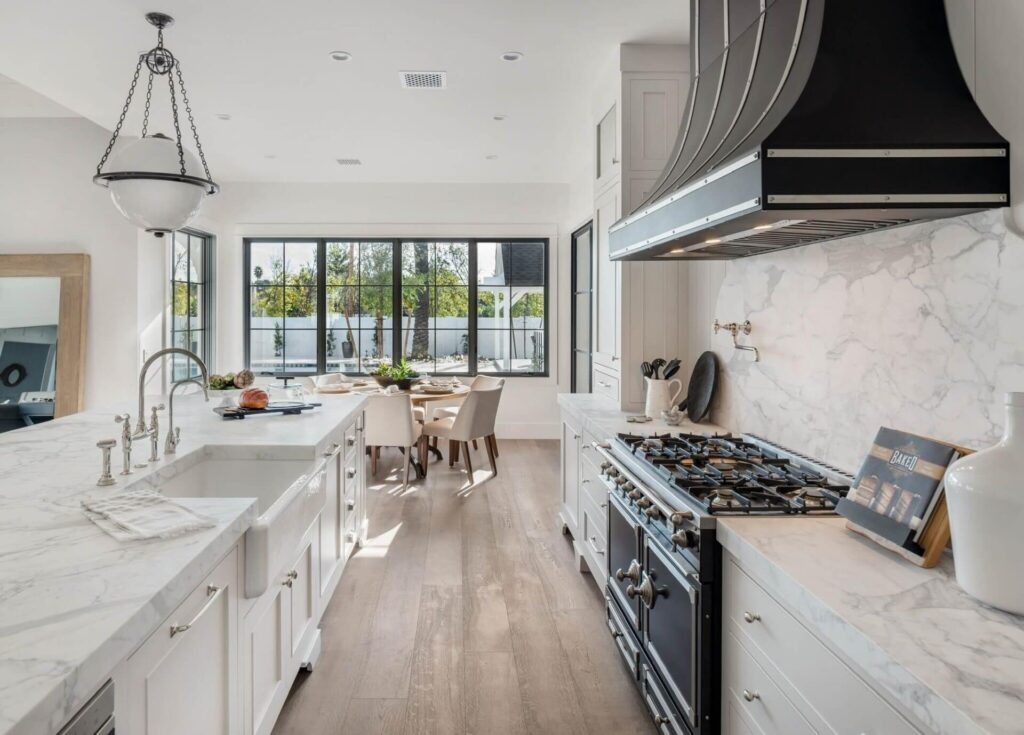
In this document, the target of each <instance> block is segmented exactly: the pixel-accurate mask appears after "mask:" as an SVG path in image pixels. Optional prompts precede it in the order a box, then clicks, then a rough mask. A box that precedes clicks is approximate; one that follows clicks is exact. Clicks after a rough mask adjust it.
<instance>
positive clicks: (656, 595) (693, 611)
mask: <svg viewBox="0 0 1024 735" xmlns="http://www.w3.org/2000/svg"><path fill="white" fill-rule="evenodd" d="M643 556H644V559H643V569H644V571H643V577H642V579H641V582H640V587H639V590H638V595H637V597H638V598H640V601H641V604H642V608H643V614H642V619H641V623H642V629H643V643H644V647H645V649H646V650H647V654H648V655H649V656H650V658H651V661H652V662H653V663H654V665H655V667H656V668H657V669H658V672H659V673H660V674H661V676H662V679H663V680H664V682H665V686H666V687H667V688H668V690H669V692H670V693H671V695H672V697H673V698H674V699H675V701H676V704H678V706H679V709H680V710H681V711H682V713H683V714H684V715H685V717H686V719H687V720H689V725H690V726H691V727H693V726H695V725H696V724H697V723H698V722H699V720H698V718H699V717H700V715H701V713H700V712H698V711H697V710H698V706H697V702H698V701H699V700H698V699H697V695H698V691H697V688H698V686H699V681H700V674H699V669H698V661H699V656H698V654H699V650H698V648H699V645H700V630H701V618H700V610H701V595H702V590H701V586H700V583H699V582H698V581H697V580H696V573H695V572H694V571H693V570H688V569H687V568H686V566H685V562H682V563H681V560H679V561H676V560H674V559H672V558H671V557H672V556H673V554H672V552H671V551H668V550H667V549H666V548H665V547H663V546H662V545H661V544H660V542H659V540H658V538H657V537H654V536H651V535H648V534H645V535H644V554H643Z"/></svg>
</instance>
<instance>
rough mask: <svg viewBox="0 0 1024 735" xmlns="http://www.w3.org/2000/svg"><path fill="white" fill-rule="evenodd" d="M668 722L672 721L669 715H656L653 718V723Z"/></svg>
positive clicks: (661, 723) (665, 723)
mask: <svg viewBox="0 0 1024 735" xmlns="http://www.w3.org/2000/svg"><path fill="white" fill-rule="evenodd" d="M670 722H672V718H671V717H665V715H657V716H656V717H655V718H654V724H655V725H667V724H668V723H670Z"/></svg>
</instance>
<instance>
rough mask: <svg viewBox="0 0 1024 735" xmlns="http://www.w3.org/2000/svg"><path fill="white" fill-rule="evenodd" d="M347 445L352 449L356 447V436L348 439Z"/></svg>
mask: <svg viewBox="0 0 1024 735" xmlns="http://www.w3.org/2000/svg"><path fill="white" fill-rule="evenodd" d="M345 443H346V444H348V445H349V446H350V447H354V446H355V445H356V438H355V437H354V436H350V437H349V438H348V439H346V440H345Z"/></svg>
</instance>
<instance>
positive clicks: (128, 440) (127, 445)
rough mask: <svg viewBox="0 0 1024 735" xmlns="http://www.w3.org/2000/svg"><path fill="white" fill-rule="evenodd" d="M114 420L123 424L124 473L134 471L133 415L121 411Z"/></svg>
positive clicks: (122, 456) (122, 457)
mask: <svg viewBox="0 0 1024 735" xmlns="http://www.w3.org/2000/svg"><path fill="white" fill-rule="evenodd" d="M114 421H116V422H117V423H119V424H121V460H122V464H123V467H122V469H121V474H122V475H130V474H131V473H132V417H131V416H129V415H128V414H126V413H119V414H118V415H117V416H115V417H114Z"/></svg>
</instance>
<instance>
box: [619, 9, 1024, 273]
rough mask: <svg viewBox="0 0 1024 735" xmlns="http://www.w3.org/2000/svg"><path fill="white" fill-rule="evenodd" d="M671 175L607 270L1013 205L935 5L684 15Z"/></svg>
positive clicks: (993, 139)
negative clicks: (687, 81) (683, 103)
mask: <svg viewBox="0 0 1024 735" xmlns="http://www.w3.org/2000/svg"><path fill="white" fill-rule="evenodd" d="M691 15H692V18H691V28H692V29H693V40H692V43H691V52H692V54H693V59H692V68H693V69H694V70H695V73H694V76H693V81H692V83H691V87H690V97H689V100H688V102H687V107H686V112H685V114H684V116H683V121H682V125H681V128H680V131H679V135H678V138H677V140H676V144H675V148H674V150H673V154H672V156H671V157H670V159H669V164H668V165H667V166H666V168H665V170H664V172H662V175H661V178H660V180H659V182H658V183H657V184H656V185H655V187H654V190H653V192H652V194H651V195H650V197H649V198H648V199H647V201H645V202H644V203H642V204H641V205H640V206H639V207H637V209H636V210H635V211H634V212H632V213H630V214H629V215H627V216H626V217H624V218H623V219H622V220H620V221H619V222H617V223H616V224H615V225H613V226H612V228H611V229H610V236H609V245H610V250H611V258H612V259H613V260H650V259H656V258H673V259H684V260H721V259H732V258H742V257H746V256H749V255H756V254H758V253H763V252H767V251H772V250H779V249H783V248H790V247H796V246H799V245H805V244H808V243H812V242H820V241H823V240H830V239H835V238H839V237H846V236H849V235H854V234H859V233H863V232H868V231H871V230H877V229H884V228H888V227H896V226H899V225H904V224H908V223H910V222H914V221H919V220H927V219H937V218H941V217H950V216H954V215H958V214H964V213H967V212H974V211H979V210H983V209H992V208H994V207H1003V206H1006V205H1007V203H1008V201H1009V189H1010V173H1009V144H1008V143H1007V142H1006V140H1004V139H1003V138H1002V137H1001V136H1000V135H999V134H998V133H997V132H996V131H995V130H994V129H993V128H992V126H991V125H990V124H989V123H988V121H987V120H986V119H985V117H984V115H982V113H981V111H980V110H979V109H978V107H977V105H976V104H975V102H974V98H973V97H972V96H971V93H970V90H969V89H968V88H967V84H966V83H965V82H964V79H963V75H962V74H961V71H960V67H959V65H958V64H957V60H956V56H955V53H954V51H953V44H952V41H951V40H950V36H949V28H948V26H947V22H946V13H945V7H944V4H943V2H942V0H774V1H771V2H768V1H767V0H691Z"/></svg>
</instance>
